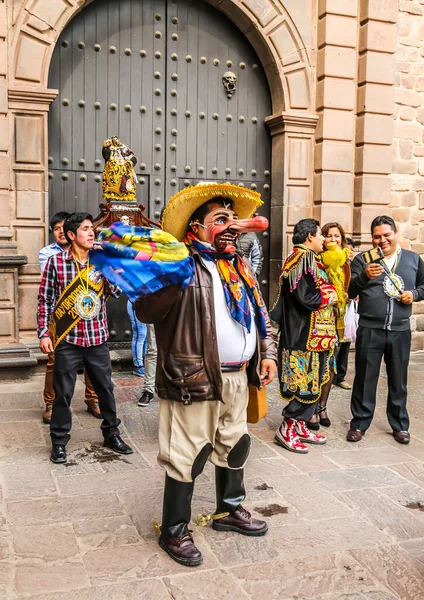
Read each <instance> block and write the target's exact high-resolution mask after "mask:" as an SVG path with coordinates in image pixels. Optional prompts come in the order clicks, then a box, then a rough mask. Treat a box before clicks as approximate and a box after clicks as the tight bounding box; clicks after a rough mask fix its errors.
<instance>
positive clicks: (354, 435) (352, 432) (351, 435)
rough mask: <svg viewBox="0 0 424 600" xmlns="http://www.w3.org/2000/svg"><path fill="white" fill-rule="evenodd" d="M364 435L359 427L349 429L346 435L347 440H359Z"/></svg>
mask: <svg viewBox="0 0 424 600" xmlns="http://www.w3.org/2000/svg"><path fill="white" fill-rule="evenodd" d="M363 437H364V432H363V431H361V430H360V429H349V431H348V432H347V435H346V439H347V441H348V442H360V441H361V440H362V438H363Z"/></svg>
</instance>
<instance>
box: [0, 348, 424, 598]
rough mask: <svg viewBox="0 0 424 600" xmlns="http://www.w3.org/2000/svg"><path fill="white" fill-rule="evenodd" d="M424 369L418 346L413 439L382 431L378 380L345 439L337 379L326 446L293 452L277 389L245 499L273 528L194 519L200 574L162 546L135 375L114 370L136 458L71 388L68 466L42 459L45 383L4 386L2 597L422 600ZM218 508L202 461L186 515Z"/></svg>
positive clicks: (257, 433) (150, 423)
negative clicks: (359, 428)
mask: <svg viewBox="0 0 424 600" xmlns="http://www.w3.org/2000/svg"><path fill="white" fill-rule="evenodd" d="M423 367H424V355H422V356H416V357H414V358H413V360H412V364H411V369H410V387H409V389H410V392H409V408H410V413H411V433H412V441H411V444H410V445H409V446H400V445H399V444H397V443H396V442H395V441H394V440H393V438H392V437H391V435H390V428H389V427H388V425H387V422H386V418H385V406H384V396H385V389H386V380H385V379H381V381H380V386H379V404H378V407H377V411H376V417H375V420H374V423H373V425H372V427H371V429H370V430H369V432H368V433H367V435H366V436H365V438H364V440H362V441H361V442H360V443H359V444H349V443H348V442H346V441H345V434H346V429H347V425H346V423H345V421H346V419H347V418H348V417H349V398H350V394H349V392H346V391H343V390H340V389H338V388H337V389H335V390H333V391H332V393H331V397H330V416H331V418H332V420H333V426H332V427H331V428H330V429H329V430H328V432H327V430H326V433H328V443H327V444H326V445H325V446H322V447H312V448H311V449H310V452H309V454H308V455H307V456H299V455H295V454H292V453H289V452H287V451H285V450H284V449H282V448H280V447H278V446H276V445H275V444H274V443H273V438H274V430H275V428H276V427H277V426H278V425H279V423H280V413H281V406H282V405H281V402H280V400H279V398H278V394H277V388H276V386H273V387H272V389H271V390H270V392H269V404H270V413H269V415H268V417H267V418H266V419H265V420H263V421H262V422H261V423H259V424H258V425H255V426H252V427H251V433H252V439H253V444H252V453H251V457H250V461H249V463H248V465H247V468H246V487H247V490H248V499H247V502H246V504H245V505H246V507H247V508H248V509H249V510H251V511H252V512H254V513H255V514H257V515H261V514H265V515H269V516H266V517H265V518H266V519H267V520H268V522H269V534H268V535H267V536H265V537H264V538H253V539H249V538H246V537H243V536H239V535H237V534H234V533H229V534H222V533H218V532H215V531H213V530H212V529H210V528H209V527H206V528H201V527H199V526H197V525H193V530H194V535H195V539H196V542H197V544H198V546H199V547H200V549H201V550H202V552H203V555H204V563H203V565H202V566H201V567H198V568H196V569H187V568H184V567H181V566H179V565H177V564H176V563H175V562H173V561H172V560H171V559H169V558H168V557H167V555H166V554H164V553H163V552H162V551H161V550H160V549H159V548H158V545H157V540H156V534H155V532H154V530H153V528H152V521H153V520H154V519H158V520H159V521H160V516H161V501H162V498H161V496H162V484H163V472H162V471H161V469H160V468H159V467H158V466H157V464H156V432H157V425H158V406H157V403H154V404H153V405H152V406H151V407H149V408H145V409H142V408H138V407H137V406H136V400H137V399H138V396H139V392H140V388H139V387H138V386H139V384H140V380H139V379H138V378H133V377H129V376H128V377H125V376H122V375H117V376H116V379H115V382H116V397H117V402H118V407H119V414H120V417H121V418H122V421H123V434H124V437H125V438H126V439H129V441H130V443H131V444H132V445H133V447H134V449H135V453H134V455H132V456H130V457H128V458H127V457H120V456H116V455H114V454H113V453H111V452H110V451H108V450H104V449H103V448H102V446H101V441H102V438H101V434H100V429H99V421H97V420H95V419H93V417H91V416H90V415H88V414H87V413H86V411H85V404H84V402H83V395H82V385H81V382H79V383H78V389H77V393H76V396H75V398H74V405H73V409H74V422H73V431H72V440H71V442H70V444H69V446H68V450H69V462H68V465H67V466H58V465H53V464H51V463H50V462H49V449H50V444H49V435H48V433H49V432H48V427H47V426H45V425H43V424H42V422H41V414H42V400H41V389H42V385H43V378H42V377H34V378H33V379H31V380H30V381H25V382H16V383H7V384H2V385H0V486H1V488H0V493H1V496H0V600H3V599H7V600H14V599H15V600H16V599H20V598H37V600H57V599H58V598H60V600H104V599H105V598H114V599H117V600H133V599H134V600H135V599H137V600H140V599H142V600H144V599H146V600H150V599H151V600H162V599H163V600H165V599H168V600H169V599H173V600H185V599H187V600H203V599H204V600H218V599H219V600H221V599H231V600H242V599H246V598H252V599H255V600H256V599H262V598H263V599H265V598H266V599H269V598H278V599H279V600H307V599H308V600H364V598H368V599H370V600H394V599H401V600H423V599H424V463H423V461H424V404H423V401H422V391H423V379H422V374H421V373H422V369H423ZM213 508H214V488H213V469H212V468H210V466H208V467H207V468H206V470H205V472H204V473H203V475H202V476H201V477H200V478H199V480H198V482H197V485H196V493H195V498H194V502H193V517H194V518H195V517H196V515H197V514H198V513H200V512H205V511H212V510H213Z"/></svg>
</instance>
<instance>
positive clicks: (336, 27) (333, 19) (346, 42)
mask: <svg viewBox="0 0 424 600" xmlns="http://www.w3.org/2000/svg"><path fill="white" fill-rule="evenodd" d="M340 1H341V0H340ZM335 2H336V3H339V0H335ZM356 43H357V22H356V19H353V18H351V17H344V16H336V15H331V14H327V16H325V17H324V18H323V19H321V20H320V21H318V48H322V47H323V46H324V44H330V45H332V46H344V47H345V48H356Z"/></svg>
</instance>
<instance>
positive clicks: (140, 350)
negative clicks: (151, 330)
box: [127, 300, 147, 369]
mask: <svg viewBox="0 0 424 600" xmlns="http://www.w3.org/2000/svg"><path fill="white" fill-rule="evenodd" d="M127 311H128V316H129V318H130V321H131V327H132V341H131V348H132V355H133V363H134V366H135V367H136V368H137V369H139V368H140V367H142V366H143V365H144V346H145V342H146V339H147V327H146V324H145V323H142V322H141V321H139V320H138V319H137V316H136V314H135V307H134V304H133V303H132V302H130V301H129V300H128V304H127Z"/></svg>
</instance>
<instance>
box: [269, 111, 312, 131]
mask: <svg viewBox="0 0 424 600" xmlns="http://www.w3.org/2000/svg"><path fill="white" fill-rule="evenodd" d="M318 118H319V117H318V115H315V114H305V113H300V114H299V113H297V114H296V113H284V112H283V113H279V114H275V115H271V116H270V117H267V118H266V119H265V123H266V124H267V125H268V127H269V129H270V131H271V135H273V136H274V135H279V134H281V133H304V134H307V135H310V136H312V135H314V133H315V129H316V126H317V123H318Z"/></svg>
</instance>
